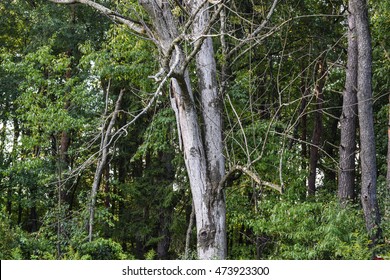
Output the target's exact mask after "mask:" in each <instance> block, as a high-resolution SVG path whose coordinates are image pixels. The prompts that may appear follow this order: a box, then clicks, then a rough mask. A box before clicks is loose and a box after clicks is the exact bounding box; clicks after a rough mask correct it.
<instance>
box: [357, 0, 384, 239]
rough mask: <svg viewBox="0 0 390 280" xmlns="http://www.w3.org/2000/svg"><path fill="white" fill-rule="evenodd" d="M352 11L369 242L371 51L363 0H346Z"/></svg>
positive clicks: (375, 216)
mask: <svg viewBox="0 0 390 280" xmlns="http://www.w3.org/2000/svg"><path fill="white" fill-rule="evenodd" d="M350 2H351V9H352V12H353V13H354V14H355V23H356V37H357V46H358V74H357V85H358V87H357V99H358V113H359V128H360V159H361V169H362V174H361V181H362V186H361V202H362V205H363V211H364V218H365V221H366V228H367V231H368V232H369V234H370V237H371V240H372V242H373V244H375V243H376V241H377V239H378V238H379V236H380V227H379V224H380V214H379V207H378V201H377V196H376V180H377V175H376V172H377V169H376V150H375V134H374V118H373V108H372V107H373V106H372V105H373V101H372V50H371V35H370V28H369V20H368V8H367V3H366V1H365V0H350Z"/></svg>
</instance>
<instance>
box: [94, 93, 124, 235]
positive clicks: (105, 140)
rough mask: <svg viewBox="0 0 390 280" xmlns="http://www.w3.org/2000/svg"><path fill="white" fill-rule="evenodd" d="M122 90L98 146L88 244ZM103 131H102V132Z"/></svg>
mask: <svg viewBox="0 0 390 280" xmlns="http://www.w3.org/2000/svg"><path fill="white" fill-rule="evenodd" d="M124 92H125V91H124V90H123V89H122V90H121V91H120V93H119V96H118V100H117V101H116V104H115V109H114V111H113V113H112V117H111V120H110V123H109V124H108V126H107V130H106V132H105V133H103V132H102V133H103V136H102V142H101V145H100V152H101V157H100V159H99V160H98V163H97V167H96V171H95V176H94V180H93V184H92V190H91V196H90V205H89V228H88V239H89V242H91V241H92V235H93V221H94V216H95V204H96V196H97V192H98V188H99V186H100V182H101V178H102V174H103V171H104V167H105V166H106V164H107V159H108V154H109V141H110V139H111V130H112V128H113V126H114V124H115V121H116V118H117V116H118V112H119V108H120V105H121V101H122V97H123V94H124ZM102 131H104V130H102Z"/></svg>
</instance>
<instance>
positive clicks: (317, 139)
mask: <svg viewBox="0 0 390 280" xmlns="http://www.w3.org/2000/svg"><path fill="white" fill-rule="evenodd" d="M317 66H318V69H317V70H316V75H318V80H317V82H316V86H315V95H316V112H315V120H314V122H315V123H314V130H313V137H312V146H311V147H310V162H309V164H310V165H309V168H310V173H309V179H308V195H315V192H316V178H317V165H318V160H319V146H320V144H321V138H322V130H323V128H322V126H323V124H322V115H323V113H322V107H323V102H324V95H323V89H324V85H325V75H326V72H327V70H326V66H325V62H324V61H323V60H320V61H319V62H318V65H317Z"/></svg>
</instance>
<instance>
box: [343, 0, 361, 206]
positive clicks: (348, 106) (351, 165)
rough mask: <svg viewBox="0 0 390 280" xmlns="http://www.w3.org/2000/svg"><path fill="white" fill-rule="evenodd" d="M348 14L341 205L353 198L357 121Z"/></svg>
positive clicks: (354, 62)
mask: <svg viewBox="0 0 390 280" xmlns="http://www.w3.org/2000/svg"><path fill="white" fill-rule="evenodd" d="M349 10H350V11H349V14H348V61H347V70H346V79H345V90H344V93H343V108H342V113H341V117H340V133H341V136H340V138H341V139H340V149H339V153H340V170H339V182H338V197H339V201H340V203H341V205H344V204H345V203H346V202H347V201H348V200H350V199H353V198H354V197H355V191H354V186H355V150H356V143H355V141H356V120H357V95H356V91H357V69H358V68H357V67H358V48H357V40H356V26H355V15H354V14H353V13H352V12H351V3H350V8H349Z"/></svg>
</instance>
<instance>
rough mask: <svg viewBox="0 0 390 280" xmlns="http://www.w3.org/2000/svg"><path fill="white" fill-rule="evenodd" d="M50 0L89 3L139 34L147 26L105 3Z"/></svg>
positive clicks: (63, 2) (78, 0)
mask: <svg viewBox="0 0 390 280" xmlns="http://www.w3.org/2000/svg"><path fill="white" fill-rule="evenodd" d="M48 1H50V2H53V3H57V4H76V3H80V4H84V5H87V6H89V7H92V8H94V9H95V10H97V11H99V12H100V13H102V14H104V15H106V16H108V17H109V18H111V19H112V20H114V21H116V22H119V23H122V24H124V25H126V26H127V27H129V28H130V29H131V30H133V31H135V32H136V33H139V34H144V33H145V28H144V27H143V26H142V25H141V24H139V23H138V22H136V21H134V20H131V19H129V18H127V17H125V16H123V15H121V14H119V13H117V12H115V11H113V10H111V9H109V8H107V7H105V6H103V5H100V4H99V3H96V2H94V1H91V0H48Z"/></svg>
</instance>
